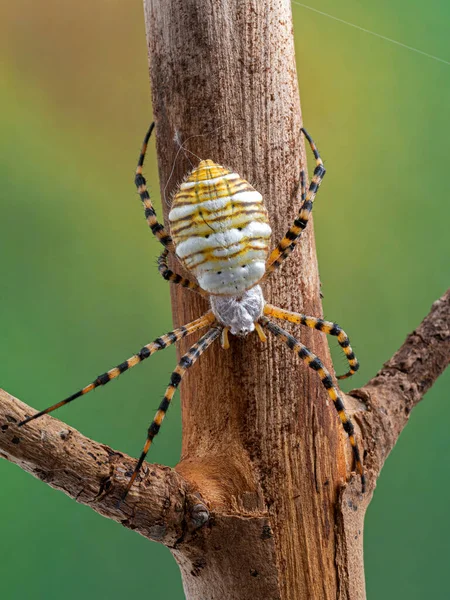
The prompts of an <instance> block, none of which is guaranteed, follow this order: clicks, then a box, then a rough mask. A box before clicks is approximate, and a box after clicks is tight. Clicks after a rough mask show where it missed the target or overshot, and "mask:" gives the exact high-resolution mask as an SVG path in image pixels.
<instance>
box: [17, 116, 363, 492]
mask: <svg viewBox="0 0 450 600" xmlns="http://www.w3.org/2000/svg"><path fill="white" fill-rule="evenodd" d="M153 129H154V123H152V124H151V125H150V128H149V130H148V131H147V134H146V136H145V139H144V143H143V145H142V149H141V153H140V155H139V160H138V165H137V169H136V175H135V185H136V187H137V191H138V193H139V196H140V198H141V200H142V204H143V207H144V213H145V218H146V220H147V223H148V225H149V227H150V229H151V231H152V233H153V234H154V235H155V236H156V238H157V239H158V240H159V241H160V242H161V244H162V245H163V246H164V250H163V251H162V254H161V255H160V257H159V259H158V270H159V272H160V274H161V275H162V277H163V278H164V279H166V280H167V281H170V282H172V283H174V284H178V285H181V286H183V287H186V288H188V289H190V290H192V291H193V292H196V293H198V294H201V295H202V296H204V297H206V298H208V299H209V303H210V310H209V311H208V312H207V313H205V314H204V315H203V316H201V317H199V318H198V319H195V320H194V321H192V322H191V323H188V324H187V325H184V326H183V327H178V328H177V329H174V330H173V331H170V332H169V333H166V334H165V335H162V336H161V337H158V338H156V339H155V340H154V341H153V342H151V343H150V344H147V345H146V346H144V347H143V348H141V350H139V352H137V353H136V354H134V355H133V356H132V357H131V358H129V359H128V360H126V361H125V362H123V363H121V364H119V365H118V366H117V367H114V368H113V369H111V370H109V371H107V372H106V373H103V374H102V375H99V376H98V377H97V379H95V381H93V382H92V383H90V384H89V385H87V386H85V387H84V388H82V389H81V390H80V391H78V392H76V393H75V394H73V395H72V396H69V397H68V398H66V399H64V400H61V401H60V402H57V403H56V404H54V405H53V406H50V407H48V408H46V409H45V410H42V411H40V412H38V413H36V414H34V415H32V416H30V417H27V418H26V419H25V420H24V421H22V422H21V423H20V424H19V425H20V426H23V425H25V424H26V423H29V422H30V421H32V420H34V419H37V418H39V417H41V416H42V415H45V414H48V413H50V412H52V411H53V410H55V409H57V408H59V407H60V406H63V405H64V404H68V403H69V402H72V401H73V400H75V399H76V398H79V397H80V396H84V395H85V394H87V393H88V392H90V391H91V390H93V389H95V388H97V387H99V386H101V385H105V384H107V383H108V382H109V381H111V380H112V379H115V378H116V377H118V376H119V375H120V374H121V373H124V372H125V371H128V370H129V369H131V368H132V367H134V366H135V365H137V364H139V363H141V362H142V361H143V360H145V359H146V358H148V357H149V356H151V355H152V354H154V353H155V352H157V351H158V350H162V349H163V348H167V347H168V346H170V345H172V344H175V343H176V342H177V341H178V340H180V339H182V338H184V337H186V336H188V335H190V334H191V333H194V331H198V330H200V329H207V331H206V333H204V334H203V335H202V336H201V337H200V339H199V340H198V341H197V342H196V343H195V344H193V346H192V347H191V348H190V349H189V351H188V352H186V354H185V355H184V356H182V357H181V359H180V361H179V363H178V365H177V366H176V368H175V370H174V371H173V372H172V375H171V377H170V383H169V385H168V387H167V389H166V393H165V395H164V398H163V400H162V402H161V404H160V405H159V408H158V411H157V412H156V415H155V417H154V419H153V421H152V423H151V424H150V427H149V428H148V432H147V439H146V442H145V445H144V448H143V450H142V453H141V455H140V458H139V460H138V462H137V464H136V467H135V469H134V471H133V474H132V475H131V477H130V479H129V481H128V484H127V486H126V489H125V492H124V493H123V495H122V500H121V501H124V500H125V498H126V496H127V494H128V492H129V491H130V489H131V487H132V485H133V483H134V481H135V479H136V477H137V475H138V473H139V471H140V469H141V467H142V464H143V462H144V460H145V458H146V456H147V453H148V451H149V448H150V446H151V444H152V441H153V439H154V437H155V436H156V435H157V433H158V432H159V430H160V427H161V424H162V421H163V419H164V417H165V415H166V412H167V410H168V408H169V405H170V402H171V400H172V398H173V396H174V394H175V391H176V389H177V387H178V386H179V384H180V381H181V379H182V377H183V376H184V374H185V373H186V371H187V370H188V369H189V368H190V367H191V366H192V365H193V364H194V363H195V361H196V360H197V359H198V358H199V357H200V355H201V354H203V352H205V351H206V350H207V349H208V348H209V346H211V344H212V343H213V342H214V341H215V340H216V339H217V338H219V337H220V338H221V344H222V347H223V348H224V349H228V348H229V340H228V335H229V333H231V334H232V335H235V336H239V337H244V336H247V335H249V334H250V333H252V332H256V334H257V335H258V337H259V339H260V340H261V341H262V342H265V341H266V340H267V337H266V333H265V332H266V331H268V332H270V333H271V334H273V335H275V336H276V337H278V338H279V339H280V340H281V341H282V342H284V343H285V344H286V345H287V346H288V348H290V349H291V350H292V351H293V352H294V353H296V354H297V355H298V356H299V357H300V358H301V359H302V360H303V361H304V362H305V363H306V364H307V365H308V367H309V368H310V369H313V370H314V371H316V372H317V374H318V375H319V377H320V379H321V381H322V384H323V386H324V388H325V389H326V391H327V393H328V395H329V397H330V398H331V400H332V401H333V404H334V407H335V409H336V411H337V413H338V416H339V418H340V420H341V423H342V426H343V428H344V430H345V431H346V433H347V434H348V437H349V441H350V444H351V447H352V451H353V456H354V460H355V466H356V470H357V471H358V473H359V475H360V477H361V485H362V491H363V492H364V491H365V476H364V471H363V466H362V462H361V457H360V452H359V448H358V445H357V443H356V439H355V432H354V427H353V423H352V422H351V420H350V418H349V417H348V416H347V414H346V412H345V407H344V403H343V401H342V398H341V395H340V392H339V389H338V387H337V386H336V385H335V384H334V382H333V379H332V377H331V375H330V373H329V372H328V370H327V369H326V368H325V367H324V365H323V364H322V362H321V360H320V359H319V358H318V357H317V356H315V354H313V353H312V352H311V351H310V350H308V348H306V347H305V346H304V345H303V344H302V343H301V342H299V341H298V340H297V339H295V338H294V337H293V336H292V335H290V334H289V333H288V332H287V331H285V330H284V329H282V328H281V327H280V326H279V325H277V324H276V323H274V322H273V321H271V320H269V318H268V317H274V318H276V319H280V320H285V321H289V322H291V323H296V324H300V325H304V326H306V327H310V328H311V329H317V330H318V331H322V332H323V333H326V334H329V335H333V336H336V337H337V340H338V342H339V344H340V346H341V348H342V349H343V351H344V353H345V355H346V357H347V360H348V363H349V367H350V369H349V371H348V372H347V373H346V374H345V375H341V376H340V377H338V379H344V378H346V377H349V376H351V375H353V374H354V373H355V372H356V371H357V370H358V368H359V363H358V361H357V359H356V357H355V355H354V353H353V350H352V348H351V346H350V341H349V338H348V336H347V334H346V333H345V332H344V331H343V329H341V328H340V327H339V325H337V324H336V323H332V322H329V321H324V320H323V319H320V318H316V317H312V316H307V315H304V314H300V313H295V312H291V311H288V310H284V309H282V308H278V307H276V306H272V305H271V304H268V303H266V302H265V300H264V297H263V293H262V289H261V284H262V283H263V282H264V281H265V280H266V279H267V277H269V276H270V274H271V273H273V272H274V271H275V270H276V269H277V268H278V267H279V266H280V265H281V264H282V262H283V261H284V260H285V259H286V258H287V257H288V256H289V255H290V254H291V252H292V251H293V250H294V248H295V246H296V244H297V242H298V239H299V237H300V235H301V233H302V231H303V230H304V229H305V228H306V226H307V224H308V220H309V217H310V214H311V211H312V208H313V203H314V199H315V196H316V193H317V190H318V189H319V186H320V184H321V182H322V179H323V177H324V175H325V168H324V166H323V162H322V159H321V158H320V155H319V152H318V150H317V148H316V146H315V144H314V142H313V140H312V138H311V137H310V135H309V134H308V133H307V131H306V130H305V129H303V128H302V129H301V132H302V133H303V135H304V136H305V138H306V140H307V141H308V143H309V145H310V147H311V150H312V152H313V154H314V158H315V160H316V167H315V169H314V174H313V177H312V179H311V182H310V184H309V187H308V189H307V187H306V176H305V172H304V171H302V172H301V176H300V184H301V205H300V210H299V212H298V215H297V217H296V218H295V220H294V222H293V224H292V225H291V227H290V228H289V230H288V231H287V233H286V235H285V236H284V237H283V239H282V240H281V241H280V242H279V243H278V245H277V246H276V247H275V249H274V250H272V252H270V253H269V241H270V235H271V228H270V225H269V220H268V213H267V210H266V208H265V206H264V204H263V201H262V196H261V194H260V193H259V192H257V191H256V190H255V189H254V188H253V187H252V186H251V185H250V184H249V183H248V182H247V181H246V180H245V179H242V178H241V177H240V176H239V175H238V174H237V173H234V172H232V171H230V170H228V169H226V168H224V167H222V166H220V165H218V164H216V163H215V162H213V161H212V160H201V161H200V162H199V164H198V166H197V167H195V168H194V169H193V170H192V171H191V172H190V173H189V175H188V176H187V178H186V179H185V181H184V182H183V183H182V184H181V185H180V186H179V188H178V191H177V192H176V194H175V195H174V198H173V204H172V207H171V211H170V213H169V222H170V234H169V233H168V232H167V231H166V229H165V227H164V226H163V225H162V224H161V223H159V222H158V220H157V217H156V213H155V209H154V208H153V204H152V202H151V199H150V196H149V193H148V191H147V187H146V181H145V178H144V176H143V174H142V170H143V165H144V159H145V154H146V151H147V145H148V142H149V139H150V137H151V134H152V132H153ZM169 254H174V255H175V256H176V258H177V259H178V260H179V261H180V262H181V264H182V265H184V267H186V269H187V270H188V271H189V272H190V273H191V274H192V275H193V276H194V277H195V280H196V281H193V280H191V279H188V278H185V277H182V276H181V275H179V274H178V273H175V272H173V271H171V270H170V269H169V266H168V262H167V260H168V256H169Z"/></svg>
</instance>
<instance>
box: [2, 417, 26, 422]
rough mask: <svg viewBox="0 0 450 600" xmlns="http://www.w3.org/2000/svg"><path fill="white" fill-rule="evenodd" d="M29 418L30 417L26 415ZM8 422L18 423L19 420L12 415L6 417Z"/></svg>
mask: <svg viewBox="0 0 450 600" xmlns="http://www.w3.org/2000/svg"><path fill="white" fill-rule="evenodd" d="M26 416H28V415H26ZM6 420H7V421H9V422H10V423H17V419H15V418H14V417H11V415H6Z"/></svg>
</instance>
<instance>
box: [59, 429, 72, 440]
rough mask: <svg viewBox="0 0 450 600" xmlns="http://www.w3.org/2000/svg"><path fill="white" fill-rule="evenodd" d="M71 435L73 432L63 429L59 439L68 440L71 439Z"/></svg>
mask: <svg viewBox="0 0 450 600" xmlns="http://www.w3.org/2000/svg"><path fill="white" fill-rule="evenodd" d="M70 433H71V432H70V431H69V430H68V429H61V431H60V432H59V437H60V438H61V439H62V440H67V438H68V437H69V435H70Z"/></svg>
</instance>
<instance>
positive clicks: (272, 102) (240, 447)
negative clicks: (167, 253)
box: [145, 0, 347, 599]
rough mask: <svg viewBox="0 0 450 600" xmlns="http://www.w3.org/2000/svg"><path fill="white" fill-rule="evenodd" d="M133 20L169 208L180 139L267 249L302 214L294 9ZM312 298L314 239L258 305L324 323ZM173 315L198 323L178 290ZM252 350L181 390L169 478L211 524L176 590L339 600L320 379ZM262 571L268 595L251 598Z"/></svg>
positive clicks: (154, 11)
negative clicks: (238, 189)
mask: <svg viewBox="0 0 450 600" xmlns="http://www.w3.org/2000/svg"><path fill="white" fill-rule="evenodd" d="M145 15H146V26H147V36H148V46H149V58H150V75H151V84H152V94H153V110H154V116H155V120H156V123H157V150H158V161H159V172H160V183H161V190H162V191H163V192H164V195H165V199H167V198H170V193H171V192H172V191H173V189H174V187H175V186H176V184H177V182H179V181H180V180H181V179H182V177H183V176H184V175H185V174H186V173H187V172H188V171H189V170H190V169H191V168H192V167H191V165H190V160H194V161H195V159H193V158H192V155H187V156H186V155H185V154H184V153H183V152H180V153H179V154H178V150H179V144H178V143H177V142H176V141H175V138H176V139H178V140H179V141H181V143H183V144H185V146H186V148H188V149H189V150H190V151H192V152H194V153H195V154H196V155H198V156H200V157H202V158H212V159H213V160H214V161H216V162H218V163H222V164H225V165H230V166H231V167H232V168H233V170H235V171H237V172H239V173H240V174H241V175H242V176H243V177H245V178H246V179H248V180H249V181H250V182H251V183H252V185H254V187H256V189H258V190H259V191H260V192H261V193H262V194H263V197H264V198H265V202H266V205H267V207H268V210H269V213H270V220H271V224H272V227H273V241H276V240H277V239H279V238H280V237H281V236H282V235H283V233H284V232H285V231H286V229H287V228H288V226H289V225H290V223H291V222H292V220H293V218H294V216H295V214H296V212H297V210H298V207H299V204H300V198H299V193H298V188H299V174H300V169H301V168H302V167H304V166H305V160H304V147H303V141H302V139H301V136H300V126H301V112H300V101H299V94H298V86H297V72H296V68H295V58H294V44H293V35H292V21H291V9H290V2H289V1H288V0H264V1H262V0H230V1H223V0H146V1H145ZM319 142H320V140H319ZM319 147H320V144H319ZM318 201H320V199H319V200H318ZM164 212H165V217H167V212H168V203H167V202H164ZM319 286H320V283H319V277H318V270H317V261H316V254H315V247H314V237H313V227H312V223H311V224H310V226H308V229H307V231H306V232H305V235H304V237H303V239H302V242H301V244H300V248H299V249H298V250H297V252H296V253H295V254H294V255H293V257H292V258H291V259H290V260H289V261H288V262H287V263H286V265H285V266H283V268H282V269H281V270H280V272H279V273H277V274H276V275H275V276H274V277H273V279H271V280H270V281H269V282H268V284H267V285H266V287H265V289H264V293H265V295H266V298H267V300H269V301H271V302H274V303H277V304H279V305H282V306H285V307H290V308H292V309H298V310H302V311H303V312H306V313H309V314H314V315H317V316H320V315H321V312H322V309H321V302H320V294H319ZM172 305H173V314H174V320H175V322H176V324H177V325H179V324H182V323H184V322H187V321H189V320H190V319H192V318H194V317H196V316H198V315H199V314H200V313H201V311H202V310H204V309H205V304H204V301H203V300H201V299H199V298H198V297H196V296H195V295H193V294H190V293H189V292H188V291H185V290H183V289H181V290H179V289H176V288H175V286H174V287H173V289H172ZM255 337H256V336H253V339H245V340H243V341H239V340H238V339H233V340H232V345H231V349H230V350H229V351H224V350H222V349H221V348H220V347H219V346H218V345H216V346H215V347H214V348H213V349H211V350H210V351H209V352H208V354H207V355H205V356H204V357H202V360H201V361H199V364H198V365H197V366H196V368H195V369H193V371H192V373H190V376H189V377H188V378H186V381H185V382H184V383H183V385H182V407H183V430H184V433H183V455H182V461H181V462H180V464H179V465H178V467H177V468H178V470H179V471H180V472H181V473H182V474H183V475H184V476H185V477H186V478H187V479H189V480H190V481H194V482H195V483H196V484H197V486H198V488H199V489H200V491H201V493H202V496H203V497H204V498H207V499H209V500H210V502H211V506H212V508H213V509H214V511H215V513H216V518H217V519H222V520H221V521H220V526H218V523H219V521H216V525H215V528H214V532H215V533H212V532H210V535H207V534H205V536H204V538H203V539H202V541H201V544H200V545H199V548H198V549H197V550H196V551H194V549H193V548H192V547H191V548H190V549H189V552H186V553H183V551H182V550H181V549H180V550H179V551H177V553H176V557H177V559H178V560H179V562H180V564H181V566H182V570H183V576H184V583H185V587H186V589H187V590H188V591H189V590H190V593H191V595H190V596H189V597H197V598H209V597H213V596H212V595H208V591H207V590H208V589H209V590H213V589H214V594H216V596H215V597H220V598H233V599H237V598H247V597H250V596H252V595H253V596H254V595H255V594H256V597H267V598H269V597H270V598H272V597H273V598H278V597H279V598H297V599H299V598H319V597H320V598H328V597H333V598H335V597H336V595H337V589H338V575H337V567H336V564H335V556H336V539H335V535H336V534H335V502H336V498H337V494H338V488H339V485H340V484H341V483H342V482H343V481H344V479H345V477H346V473H347V467H346V456H345V454H344V450H343V449H344V448H345V444H343V443H342V439H343V438H342V435H341V431H340V429H339V424H338V422H337V419H336V415H335V414H334V413H333V412H332V408H330V407H329V406H328V405H327V402H326V394H324V390H323V388H322V387H321V384H320V381H319V378H318V377H317V376H315V374H314V373H312V374H311V373H309V372H308V370H307V369H306V368H305V367H304V366H303V365H301V364H299V362H298V360H297V359H295V358H294V356H293V355H292V353H289V350H285V349H283V348H281V347H280V346H279V345H277V344H276V343H274V342H273V341H272V340H270V341H269V343H268V344H267V345H266V346H262V345H261V344H259V343H258V342H257V341H256V340H255V339H254V338H255ZM302 341H303V342H304V343H306V344H308V346H309V347H311V349H312V350H313V351H314V352H316V353H317V354H319V355H320V356H321V357H322V358H323V359H324V361H325V363H326V364H327V366H329V367H330V366H331V365H330V358H329V350H328V346H327V343H326V340H325V339H324V337H323V336H322V335H320V334H319V333H317V332H302ZM243 516H245V517H246V519H242V517H243ZM249 519H250V520H249ZM255 519H256V521H255ZM253 522H257V523H258V527H259V529H256V530H255V533H254V535H255V536H256V540H257V543H256V542H255V540H252V542H251V547H252V548H253V550H254V553H255V552H257V553H259V554H260V558H261V561H260V564H256V561H255V560H254V558H255V557H251V559H252V560H253V562H252V560H250V559H249V560H244V557H245V556H246V555H247V554H248V552H249V547H248V543H249V541H248V538H249V536H250V537H251V533H249V531H247V530H246V528H245V527H244V528H242V527H241V526H242V524H243V523H246V527H247V529H248V528H250V529H251V527H252V525H251V524H252V523H253ZM236 523H239V527H237V526H236ZM217 536H219V539H220V546H221V550H220V552H219V553H218V551H217V550H216V551H214V549H213V547H215V546H214V545H216V546H217V544H218V543H219V542H218V539H217ZM231 540H233V541H231ZM195 561H197V562H198V564H201V565H202V567H201V569H197V570H198V573H197V570H196V569H195V568H194V569H193V568H192V564H193V563H195ZM269 566H270V578H271V579H272V580H273V590H270V592H269V590H268V589H267V588H264V587H263V588H262V587H261V585H262V581H263V580H265V581H266V583H265V584H264V585H267V579H268V573H266V574H265V575H264V572H265V571H266V570H267V569H268V568H269ZM227 570H230V571H233V577H232V578H230V577H228V579H226V581H225V582H224V583H223V584H222V585H219V584H218V573H219V571H220V572H221V573H222V576H223V573H224V572H226V571H227ZM192 571H193V572H196V574H197V575H198V576H197V577H193V576H192V575H191V574H190V573H191V572H192ZM217 585H219V587H214V586H217ZM222 586H223V587H222ZM262 590H265V591H264V594H263V595H261V593H262ZM258 593H259V594H260V595H259V596H258ZM210 594H212V591H210Z"/></svg>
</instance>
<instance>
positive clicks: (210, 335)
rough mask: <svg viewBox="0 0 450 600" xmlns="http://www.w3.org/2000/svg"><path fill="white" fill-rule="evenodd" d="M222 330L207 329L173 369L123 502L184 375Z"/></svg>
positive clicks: (220, 327)
mask: <svg viewBox="0 0 450 600" xmlns="http://www.w3.org/2000/svg"><path fill="white" fill-rule="evenodd" d="M221 330H222V326H221V325H217V326H214V327H212V328H211V329H210V330H209V331H207V332H206V333H205V334H204V335H203V336H202V337H201V338H200V339H199V340H198V342H197V343H195V344H194V345H193V346H192V347H191V348H190V349H189V350H188V352H186V354H185V355H184V356H182V357H181V359H180V362H179V363H178V365H177V366H176V368H175V370H174V371H173V373H172V375H171V377H170V383H169V385H168V387H167V389H166V393H165V394H164V398H163V400H162V402H161V404H160V405H159V408H158V410H157V412H156V415H155V418H154V419H153V421H152V423H151V425H150V427H149V428H148V431H147V440H146V442H145V445H144V448H143V450H142V453H141V456H140V457H139V460H138V462H137V464H136V467H135V469H134V471H133V474H132V476H131V477H130V480H129V482H128V484H127V487H126V489H125V492H124V494H123V496H122V498H121V502H123V501H124V500H125V498H126V497H127V494H128V492H129V491H130V489H131V487H132V485H133V483H134V480H135V479H136V477H137V475H138V473H139V471H140V470H141V467H142V463H143V462H144V460H145V457H146V456H147V453H148V451H149V449H150V446H151V445H152V442H153V439H154V437H155V436H156V435H157V434H158V432H159V430H160V428H161V423H162V422H163V420H164V417H165V416H166V413H167V410H168V408H169V406H170V403H171V401H172V398H173V396H174V394H175V391H176V389H177V387H178V386H179V385H180V382H181V380H182V378H183V375H184V374H185V373H186V371H187V370H188V369H189V368H190V367H192V365H193V364H194V363H195V361H196V360H197V359H198V358H199V357H200V356H201V355H202V354H203V352H205V350H206V349H207V348H209V346H210V345H211V344H212V343H213V342H214V340H215V339H217V338H218V337H219V335H220V332H221Z"/></svg>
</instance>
